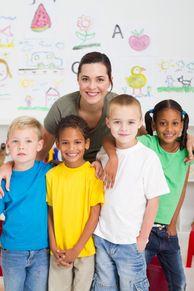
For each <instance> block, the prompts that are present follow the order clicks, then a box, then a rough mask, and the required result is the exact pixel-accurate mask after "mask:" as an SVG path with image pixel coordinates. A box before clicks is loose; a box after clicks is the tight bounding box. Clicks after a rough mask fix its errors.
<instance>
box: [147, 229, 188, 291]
mask: <svg viewBox="0 0 194 291" xmlns="http://www.w3.org/2000/svg"><path fill="white" fill-rule="evenodd" d="M155 255H157V256H158V259H159V261H160V263H161V265H162V267H163V270H164V273H165V276H166V279H167V281H168V290H169V291H183V290H186V279H185V274H184V269H183V264H182V258H181V253H180V246H179V242H178V237H177V235H175V236H169V235H168V234H167V228H166V227H164V228H163V229H160V228H159V227H153V228H152V231H151V233H150V237H149V242H148V244H147V246H146V250H145V256H146V263H147V265H148V264H149V263H150V261H151V259H152V258H153V256H155Z"/></svg>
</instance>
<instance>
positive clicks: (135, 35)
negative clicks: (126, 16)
mask: <svg viewBox="0 0 194 291" xmlns="http://www.w3.org/2000/svg"><path fill="white" fill-rule="evenodd" d="M143 32H144V30H143V29H142V30H141V31H140V32H138V31H137V30H134V31H132V35H131V36H130V37H129V45H130V47H131V48H132V49H133V50H135V51H143V50H145V49H146V48H147V47H148V46H149V45H150V37H149V36H148V35H147V34H144V33H143Z"/></svg>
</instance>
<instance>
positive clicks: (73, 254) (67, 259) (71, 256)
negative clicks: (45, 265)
mask: <svg viewBox="0 0 194 291" xmlns="http://www.w3.org/2000/svg"><path fill="white" fill-rule="evenodd" d="M78 255H79V253H77V251H76V249H75V248H72V249H68V250H66V251H65V256H63V261H62V263H65V264H72V263H73V262H74V261H75V259H76V258H77V256H78Z"/></svg>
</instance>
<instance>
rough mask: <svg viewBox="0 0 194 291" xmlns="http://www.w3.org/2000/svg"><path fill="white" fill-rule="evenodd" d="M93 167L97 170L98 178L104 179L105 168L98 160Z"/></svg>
mask: <svg viewBox="0 0 194 291" xmlns="http://www.w3.org/2000/svg"><path fill="white" fill-rule="evenodd" d="M92 166H93V167H94V168H95V170H96V177H97V178H99V179H102V177H103V167H102V164H101V162H100V161H98V160H96V161H94V162H93V163H92Z"/></svg>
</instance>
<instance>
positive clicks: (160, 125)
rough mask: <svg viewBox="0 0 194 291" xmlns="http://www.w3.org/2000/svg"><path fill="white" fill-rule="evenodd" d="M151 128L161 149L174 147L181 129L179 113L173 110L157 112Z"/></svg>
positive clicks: (181, 123)
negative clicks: (158, 140) (157, 138)
mask: <svg viewBox="0 0 194 291" xmlns="http://www.w3.org/2000/svg"><path fill="white" fill-rule="evenodd" d="M153 128H154V129H155V130H156V132H157V135H158V137H159V139H160V145H161V146H162V147H164V148H165V147H166V146H172V147H174V146H175V145H176V143H177V138H178V137H179V136H180V135H181V132H182V129H183V121H182V120H181V114H180V112H179V111H177V110H174V109H165V110H162V111H160V112H158V113H157V118H156V121H155V122H154V124H153Z"/></svg>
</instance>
